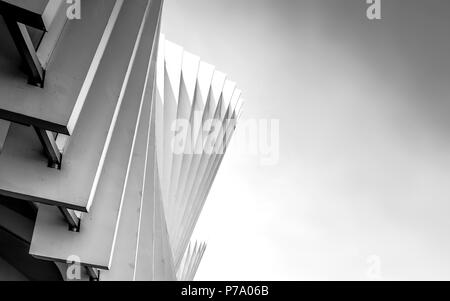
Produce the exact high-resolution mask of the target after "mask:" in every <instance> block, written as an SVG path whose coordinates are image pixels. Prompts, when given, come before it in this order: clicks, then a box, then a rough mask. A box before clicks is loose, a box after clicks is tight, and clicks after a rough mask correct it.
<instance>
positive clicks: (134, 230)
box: [0, 0, 242, 281]
mask: <svg viewBox="0 0 450 301" xmlns="http://www.w3.org/2000/svg"><path fill="white" fill-rule="evenodd" d="M162 9H163V1H162V0H134V1H124V0H89V1H71V2H70V4H69V3H66V1H64V0H32V1H31V0H1V1H0V14H1V17H0V40H1V42H0V280H100V281H108V280H192V279H193V277H194V275H195V272H196V270H197V268H198V266H199V264H200V261H201V258H202V256H203V254H204V252H205V249H206V244H205V243H192V244H190V240H191V236H192V233H193V230H194V228H195V225H196V222H197V220H198V218H199V216H200V212H201V210H202V208H203V205H204V203H205V201H206V199H207V196H208V193H209V190H210V188H211V186H212V183H213V182H214V179H215V176H216V174H217V170H218V168H219V167H220V164H221V162H222V159H223V156H224V154H225V152H226V148H227V145H228V144H229V142H230V139H231V137H232V135H233V132H234V130H235V127H236V120H237V119H238V116H239V115H240V111H241V108H242V100H241V91H240V90H239V89H237V87H236V84H235V83H234V82H232V81H230V80H228V79H227V76H226V75H225V74H223V73H221V72H219V71H217V70H215V68H214V66H212V65H209V64H207V63H204V62H202V61H201V60H200V58H199V57H197V56H195V55H192V54H190V53H188V52H186V51H184V50H183V49H182V47H180V46H178V45H176V44H174V43H171V42H169V41H166V40H165V37H164V35H162V34H160V18H161V11H162Z"/></svg>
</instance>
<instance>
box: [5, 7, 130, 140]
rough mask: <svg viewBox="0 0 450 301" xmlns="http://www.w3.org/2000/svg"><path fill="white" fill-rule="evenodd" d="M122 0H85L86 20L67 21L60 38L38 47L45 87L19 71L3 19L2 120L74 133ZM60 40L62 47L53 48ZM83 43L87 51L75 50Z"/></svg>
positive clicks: (18, 64) (12, 45)
mask: <svg viewBox="0 0 450 301" xmlns="http://www.w3.org/2000/svg"><path fill="white" fill-rule="evenodd" d="M28 2H34V1H27V3H28ZM122 2H123V0H117V1H111V0H94V1H85V3H83V5H82V14H83V19H82V20H70V21H68V23H67V24H66V26H64V29H61V30H62V33H61V34H60V35H61V36H60V37H59V38H58V33H56V37H53V38H52V37H50V38H49V39H50V40H48V41H47V40H45V41H44V43H43V44H42V47H43V48H42V49H41V51H39V49H38V53H40V52H42V53H41V54H40V57H41V58H40V59H41V60H42V62H43V63H44V65H45V66H46V67H47V70H46V75H45V86H44V88H39V87H34V86H31V85H28V84H27V81H26V79H27V76H26V74H25V73H24V72H22V71H21V70H20V66H21V63H22V62H21V57H20V55H19V53H18V51H17V50H16V47H15V45H14V43H13V40H12V38H11V36H10V34H9V32H8V30H7V28H6V25H5V24H4V22H3V18H0V67H1V68H0V118H1V119H6V120H10V121H13V122H18V123H22V124H30V125H34V126H37V127H39V128H42V129H46V130H49V131H53V132H57V133H62V134H66V135H71V134H73V131H74V128H75V126H76V124H77V121H78V119H79V115H80V112H81V110H82V108H83V105H84V103H85V100H86V96H87V93H88V92H89V90H90V88H91V85H92V81H93V79H94V77H95V74H96V72H97V69H98V65H99V63H100V59H101V58H102V56H103V53H104V50H105V47H106V44H107V42H108V40H109V38H110V35H111V32H112V29H113V28H114V27H115V26H114V25H115V23H116V19H117V12H118V11H119V10H120V6H121V5H122ZM60 26H61V25H60ZM122 26H123V25H122ZM131 32H133V31H132V30H130V33H131ZM56 38H58V43H57V46H56V48H55V49H54V51H51V47H54V46H55V43H54V42H55V41H52V39H53V40H54V39H56ZM80 45H83V48H82V51H81V49H80V51H74V49H79V48H80ZM123 45H126V44H123ZM46 47H47V48H48V47H50V49H44V48H46ZM50 53H51V60H50V61H49V63H48V65H47V64H46V62H47V61H48V60H49V58H48V57H47V56H48V55H49V54H50ZM120 68H121V66H120V64H117V69H118V70H120ZM111 94H113V91H111Z"/></svg>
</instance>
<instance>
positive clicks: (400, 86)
mask: <svg viewBox="0 0 450 301" xmlns="http://www.w3.org/2000/svg"><path fill="white" fill-rule="evenodd" d="M381 2H382V20H379V21H369V20H368V19H367V18H366V12H365V10H366V8H367V4H366V1H365V0H297V1H295V0H277V1H273V0H189V1H186V0H165V8H164V14H163V25H162V31H163V32H164V33H165V34H166V38H167V39H168V40H171V41H173V42H175V43H178V44H180V45H182V46H184V47H185V49H186V50H188V51H190V52H192V53H194V54H197V55H199V56H200V57H201V58H202V59H203V60H204V61H206V62H209V63H212V64H214V65H216V66H217V68H218V69H219V70H221V71H224V72H226V73H228V74H229V77H230V78H231V79H232V80H234V81H236V82H237V83H238V85H239V87H240V88H241V89H242V90H243V92H244V94H243V97H244V98H245V100H246V104H245V107H244V109H245V114H244V116H243V122H245V120H248V119H253V118H256V119H261V118H264V119H271V118H275V119H279V120H280V160H279V163H278V164H277V165H275V166H262V165H260V164H259V159H258V157H256V156H251V155H246V154H243V153H242V151H241V150H240V148H239V147H237V146H236V145H234V146H232V147H231V148H230V149H229V152H228V153H227V155H226V157H225V160H224V161H223V164H222V167H221V169H220V171H219V173H218V176H217V178H216V181H215V183H214V186H213V188H212V190H211V193H210V196H209V199H208V202H207V205H206V206H205V208H204V211H203V214H202V217H201V219H200V222H199V225H198V229H197V234H196V236H197V237H201V238H206V239H207V241H208V249H207V251H206V254H205V257H204V259H203V262H202V264H201V266H200V269H199V271H198V275H197V280H322V279H332V280H345V279H355V280H363V279H367V273H368V269H369V264H368V262H367V260H368V258H370V256H372V255H375V256H377V257H375V258H379V259H380V263H381V266H380V267H381V276H382V277H383V279H447V280H450V219H449V214H450V188H449V186H450V185H449V182H450V139H449V137H450V131H449V129H450V121H449V120H450V119H449V116H450V101H449V95H450V59H449V58H450V34H449V28H450V2H449V1H447V0H445V1H444V0H442V1H439V0H431V1H422V0H382V1H381ZM241 129H242V128H241Z"/></svg>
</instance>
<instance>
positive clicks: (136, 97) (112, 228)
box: [30, 0, 161, 269]
mask: <svg viewBox="0 0 450 301" xmlns="http://www.w3.org/2000/svg"><path fill="white" fill-rule="evenodd" d="M144 2H145V3H147V2H148V1H144ZM135 3H136V2H135ZM160 5H161V1H159V0H153V1H150V2H148V6H147V8H146V9H143V11H145V12H146V13H148V17H147V21H148V22H146V23H145V24H144V23H142V27H141V30H142V31H140V33H139V38H140V37H142V40H141V42H140V43H139V44H137V45H136V46H137V48H136V49H135V50H136V51H137V52H136V55H137V56H136V60H135V61H134V66H133V69H132V70H131V69H130V71H131V73H130V77H129V82H128V87H127V91H126V93H125V97H124V102H123V104H122V106H121V108H120V112H119V115H118V119H117V124H116V126H115V129H114V133H113V136H112V139H111V146H110V149H109V151H108V153H107V155H106V158H105V166H104V169H103V172H102V176H101V178H100V181H99V185H98V189H97V192H96V194H95V200H94V203H93V206H92V210H91V212H90V213H89V214H85V215H83V217H82V225H81V231H80V232H79V233H75V232H70V231H67V225H65V224H64V223H61V218H60V217H59V216H58V214H57V213H56V212H55V210H57V209H56V208H54V207H48V206H46V207H44V206H42V208H40V209H39V213H38V217H37V221H36V227H35V230H34V233H33V240H32V244H31V248H30V254H31V255H33V256H35V257H38V258H42V259H49V260H53V261H63V262H64V261H65V260H66V259H67V258H68V257H69V256H70V255H77V256H78V257H79V258H80V262H81V264H83V265H87V266H92V267H95V268H100V269H110V268H111V263H112V259H113V250H114V246H115V242H116V235H117V231H118V227H119V217H120V215H121V212H122V208H123V202H124V198H125V196H126V195H127V193H128V192H130V193H132V191H128V190H127V189H131V190H133V189H134V188H135V187H131V186H128V184H130V185H132V184H133V183H134V180H135V179H136V178H135V176H136V175H137V173H142V172H143V170H142V169H141V168H140V166H138V165H135V164H133V160H132V159H133V153H132V151H134V150H132V147H133V145H134V146H135V147H136V148H135V150H136V151H139V155H138V156H135V157H134V158H135V159H139V160H140V158H141V157H142V156H143V155H144V153H145V149H144V148H143V147H142V146H143V145H145V141H146V139H147V133H148V124H149V117H150V115H149V113H148V109H149V106H150V99H151V98H152V91H153V83H154V64H152V65H151V67H153V68H148V66H149V60H150V55H151V52H152V45H153V40H154V37H155V32H156V27H157V24H158V21H159V13H160ZM153 54H154V55H156V53H155V52H153ZM147 73H148V76H146V74H147ZM144 86H145V88H146V89H145V90H144ZM144 100H145V101H144ZM144 109H145V110H147V112H146V113H142V112H143V110H144ZM138 118H139V120H138ZM131 166H133V167H136V168H137V169H136V170H133V169H131ZM135 172H136V174H135ZM130 177H131V178H133V180H132V181H131V182H128V180H129V179H130ZM138 177H139V176H138Z"/></svg>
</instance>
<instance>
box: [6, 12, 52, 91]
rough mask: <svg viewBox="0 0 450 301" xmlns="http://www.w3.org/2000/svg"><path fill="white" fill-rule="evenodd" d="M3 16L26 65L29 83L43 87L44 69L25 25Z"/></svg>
mask: <svg viewBox="0 0 450 301" xmlns="http://www.w3.org/2000/svg"><path fill="white" fill-rule="evenodd" d="M3 18H4V20H5V23H6V26H7V27H8V30H9V33H10V34H11V37H12V39H13V40H14V43H15V45H16V47H17V50H18V51H19V53H20V55H21V57H22V60H23V61H24V63H25V65H26V68H27V71H28V76H29V84H31V85H35V86H38V87H41V88H43V87H44V80H45V70H44V68H42V65H41V62H40V61H39V58H38V56H37V54H36V49H35V48H34V45H33V41H32V39H31V37H30V34H29V32H28V29H27V27H26V26H25V25H24V24H22V23H19V22H17V20H15V19H13V18H11V17H7V16H3Z"/></svg>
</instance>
